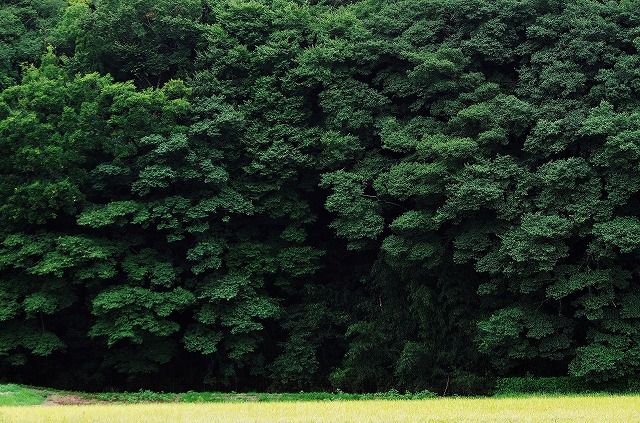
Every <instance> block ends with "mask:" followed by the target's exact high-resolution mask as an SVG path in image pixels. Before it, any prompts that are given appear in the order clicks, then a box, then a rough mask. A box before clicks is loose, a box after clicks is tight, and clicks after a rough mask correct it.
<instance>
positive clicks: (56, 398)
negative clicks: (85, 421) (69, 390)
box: [42, 394, 102, 406]
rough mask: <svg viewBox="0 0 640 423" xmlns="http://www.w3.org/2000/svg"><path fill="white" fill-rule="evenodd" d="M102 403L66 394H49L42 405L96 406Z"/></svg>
mask: <svg viewBox="0 0 640 423" xmlns="http://www.w3.org/2000/svg"><path fill="white" fill-rule="evenodd" d="M101 402H102V401H96V400H92V399H88V398H83V397H80V396H78V395H67V394H49V395H48V396H47V399H46V400H44V402H43V403H42V405H46V406H55V405H87V404H98V403H101Z"/></svg>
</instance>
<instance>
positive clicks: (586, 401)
mask: <svg viewBox="0 0 640 423" xmlns="http://www.w3.org/2000/svg"><path fill="white" fill-rule="evenodd" d="M0 422H2V423H36V422H37V423H45V422H51V423H53V422H55V423H58V422H61V423H62V422H65V423H90V422H91V423H98V422H105V423H106V422H109V423H118V422H135V423H160V422H163V423H164V422H180V423H200V422H202V423H204V422H207V423H222V422H224V423H240V422H242V423H266V422H270V423H271V422H273V423H320V422H322V423H346V422H358V423H374V422H375V423H420V422H439V423H443V422H474V423H475V422H598V423H600V422H640V395H619V396H616V395H594V396H587V395H585V396H549V397H546V396H530V397H516V398H506V397H504V398H501V397H490V398H434V399H424V400H403V401H393V400H365V401H308V402H254V403H251V402H243V403H194V404H189V403H144V404H90V405H49V406H48V405H28V406H4V407H0Z"/></svg>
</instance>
